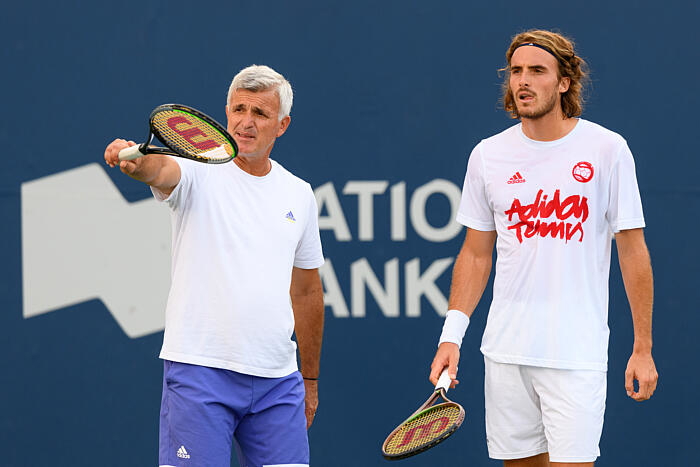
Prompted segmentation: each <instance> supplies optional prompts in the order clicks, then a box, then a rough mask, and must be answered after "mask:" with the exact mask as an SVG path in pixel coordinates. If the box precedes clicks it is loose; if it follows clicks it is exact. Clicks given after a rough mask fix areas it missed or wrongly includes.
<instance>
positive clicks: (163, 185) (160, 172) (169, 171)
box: [122, 154, 180, 195]
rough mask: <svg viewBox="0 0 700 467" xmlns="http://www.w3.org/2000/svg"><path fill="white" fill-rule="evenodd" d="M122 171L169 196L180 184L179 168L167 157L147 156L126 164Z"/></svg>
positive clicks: (159, 155)
mask: <svg viewBox="0 0 700 467" xmlns="http://www.w3.org/2000/svg"><path fill="white" fill-rule="evenodd" d="M122 171H123V172H124V173H125V174H126V175H128V176H130V177H131V178H133V179H134V180H138V181H140V182H143V183H145V184H147V185H150V186H152V187H153V188H155V189H157V190H159V191H161V192H162V193H164V194H166V195H169V194H170V193H171V192H172V190H173V189H174V188H175V186H177V184H178V183H179V182H180V166H179V165H178V164H177V162H175V161H174V160H172V158H170V157H169V156H165V155H162V154H149V155H147V156H144V157H142V158H140V159H139V160H138V163H137V164H128V165H126V164H125V166H123V167H122Z"/></svg>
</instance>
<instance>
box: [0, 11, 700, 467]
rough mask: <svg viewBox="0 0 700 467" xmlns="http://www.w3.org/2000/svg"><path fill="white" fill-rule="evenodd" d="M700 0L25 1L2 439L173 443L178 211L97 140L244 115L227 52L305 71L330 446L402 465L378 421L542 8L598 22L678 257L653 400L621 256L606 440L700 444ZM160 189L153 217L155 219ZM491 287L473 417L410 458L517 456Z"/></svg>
mask: <svg viewBox="0 0 700 467" xmlns="http://www.w3.org/2000/svg"><path fill="white" fill-rule="evenodd" d="M698 5H699V4H698V3H693V2H665V3H663V4H661V3H659V2H657V1H650V0H640V1H631V0H627V1H619V2H609V1H606V2H603V1H597V0H594V1H589V2H586V3H581V2H578V3H573V4H569V3H562V2H554V1H542V2H535V3H532V2H530V3H525V4H522V3H515V2H506V1H498V0H497V1H491V2H479V3H473V2H448V1H437V0H436V1H433V2H417V1H410V0H401V1H397V0H393V1H380V2H377V1H369V0H356V1H354V2H321V1H315V2H314V1H303V0H302V1H299V0H298V1H295V2H266V3H264V4H263V3H259V2H258V3H256V2H238V1H229V2H226V3H223V2H221V3H218V2H185V1H180V0H177V1H135V0H125V1H122V2H112V3H102V2H75V1H67V2H53V3H48V2H35V1H31V0H29V1H26V2H11V3H9V4H7V5H3V13H2V16H0V39H1V40H2V41H1V43H2V44H3V46H2V49H1V51H0V54H2V74H1V75H0V82H1V83H2V87H1V89H2V105H3V109H4V112H2V113H1V114H0V115H1V116H0V118H1V119H2V120H1V124H0V147H2V148H3V152H4V154H5V158H4V160H5V163H4V166H3V170H2V171H1V172H0V216H1V218H2V220H3V222H2V224H0V239H1V242H0V243H1V245H2V246H1V247H0V248H1V250H0V251H1V255H2V256H1V259H2V261H0V289H1V290H2V294H1V295H0V297H1V300H2V302H1V308H0V309H1V311H2V312H1V313H0V329H2V332H1V335H2V338H1V339H0V355H1V357H0V358H1V359H2V360H1V361H2V365H1V366H0V368H1V370H2V371H0V464H2V465H3V466H44V465H54V466H88V465H105V466H125V465H128V466H148V465H157V423H158V410H159V400H160V387H161V375H162V365H161V362H160V361H159V360H158V358H157V355H158V351H159V348H160V343H161V339H162V332H161V330H162V309H161V308H160V307H159V306H156V305H148V304H147V300H154V301H155V302H156V303H160V301H162V300H164V297H163V291H162V289H163V287H162V284H163V282H164V281H165V282H167V275H168V264H167V262H165V263H163V261H162V258H163V254H164V252H165V254H166V256H167V247H168V245H169V243H168V242H169V237H168V234H167V229H168V225H167V214H165V217H163V218H162V219H161V218H160V217H158V218H157V219H156V217H157V214H151V213H153V212H158V213H161V212H163V210H164V208H162V207H161V210H158V207H154V206H153V203H152V202H151V200H150V194H149V191H148V189H147V188H146V187H145V186H142V185H140V184H138V183H136V182H133V181H131V180H130V179H128V178H127V177H125V176H123V175H122V174H121V173H119V172H118V171H117V170H108V168H107V167H106V166H104V164H101V160H102V153H103V150H104V147H105V145H106V144H107V143H108V142H109V141H111V140H112V139H114V138H115V137H126V138H129V139H134V140H137V141H138V140H140V139H141V138H143V137H144V136H145V129H146V128H145V119H146V116H147V115H148V113H149V112H150V110H151V109H152V108H153V107H155V106H156V105H158V104H161V103H165V102H180V103H184V104H189V105H192V106H194V107H197V108H199V109H201V110H203V111H205V112H207V113H209V114H210V115H212V116H214V117H215V118H217V119H218V120H220V121H224V119H225V115H224V105H225V96H226V91H227V89H228V85H229V83H230V80H231V78H232V77H233V75H234V74H235V73H236V72H237V71H238V70H239V69H241V68H243V67H244V66H247V65H250V64H253V63H258V64H267V65H270V66H272V67H273V68H275V69H277V70H278V71H280V72H281V73H283V74H284V75H285V76H286V77H287V78H288V79H289V80H290V81H291V82H292V85H293V87H294V90H295V103H294V107H293V109H292V116H293V120H292V125H291V127H290V129H289V131H288V132H287V134H286V135H284V137H282V138H281V139H280V140H279V141H278V143H277V146H276V147H275V150H274V151H273V158H275V159H276V160H278V161H279V162H281V163H282V164H283V165H284V166H286V167H287V168H288V169H290V170H291V171H292V172H294V173H296V174H297V175H299V176H301V177H302V178H305V179H306V180H308V181H309V182H310V183H311V184H312V186H313V187H314V188H316V189H317V196H320V197H321V199H322V200H323V203H322V207H323V210H322V213H321V216H322V222H323V225H324V226H325V227H324V228H323V230H322V240H323V242H324V251H325V254H326V256H327V257H328V259H329V263H328V264H327V266H326V269H325V270H324V285H325V286H326V288H327V292H328V293H329V297H328V298H329V299H330V305H329V306H328V307H327V319H326V323H327V324H326V334H325V345H324V351H323V358H322V367H323V369H322V376H321V377H322V380H321V385H320V391H321V392H320V397H321V405H320V408H319V411H318V415H317V418H316V422H315V424H314V426H313V427H312V428H311V430H310V439H311V451H312V460H313V465H315V466H323V467H346V466H347V467H358V466H362V467H368V466H380V465H385V464H386V462H387V461H384V460H383V459H382V457H381V454H380V445H381V442H382V440H383V439H384V437H385V436H386V434H387V433H388V432H389V431H390V430H391V429H392V428H393V427H394V426H395V425H396V424H397V423H398V422H400V421H401V420H402V419H403V417H404V416H405V415H406V413H407V412H408V411H410V410H411V409H412V408H413V407H414V406H415V405H416V404H418V403H420V402H422V400H423V399H424V397H425V396H426V392H428V391H429V390H430V386H429V383H428V382H427V379H426V378H427V372H428V367H429V364H430V361H431V359H432V356H433V352H434V350H435V344H436V340H437V337H438V334H439V330H440V327H441V323H442V318H441V317H440V316H439V315H438V312H437V311H438V310H439V311H440V312H444V311H445V310H444V309H442V304H443V300H444V297H445V296H447V293H448V288H449V276H450V273H451V262H452V260H453V259H454V257H455V256H456V254H457V251H458V249H459V246H460V244H461V241H462V238H463V231H459V232H458V231H455V230H452V227H451V225H452V224H451V222H452V221H451V217H453V215H454V206H453V205H452V204H451V203H452V202H453V200H454V196H453V195H454V190H455V188H459V187H461V183H462V179H463V176H464V170H465V167H466V160H467V156H468V154H469V151H470V150H471V148H472V147H473V146H474V145H475V144H476V143H477V142H478V141H479V140H480V139H481V138H484V137H487V136H490V135H492V134H494V133H496V132H498V131H500V130H501V129H503V128H505V127H506V126H508V125H510V124H512V121H511V120H510V119H508V118H507V116H506V115H505V113H504V112H503V111H502V110H501V109H499V108H498V106H497V100H498V97H499V86H500V82H501V78H500V77H499V76H498V73H497V70H498V69H499V68H501V67H502V66H503V65H504V52H505V49H506V47H507V46H508V44H509V41H510V37H511V36H512V35H513V34H515V33H516V32H519V31H521V30H524V29H528V28H531V27H541V28H555V29H558V30H560V31H562V32H564V33H566V34H570V35H572V36H573V37H574V38H575V39H576V41H577V44H578V52H579V54H580V55H582V56H583V57H584V58H586V59H587V60H588V61H589V63H590V66H591V69H592V78H593V83H592V87H591V91H590V93H589V95H588V104H587V107H586V110H585V113H584V117H585V118H587V119H589V120H592V121H595V122H597V123H600V124H602V125H604V126H606V127H608V128H610V129H612V130H614V131H617V132H619V133H621V134H622V135H623V136H625V137H626V139H627V140H628V142H629V145H630V147H631V149H632V151H633V153H634V154H635V158H636V163H637V171H638V179H639V185H640V189H641V192H642V198H643V201H644V206H645V215H646V219H647V225H648V227H647V229H646V235H647V242H648V245H649V248H650V251H651V254H652V261H653V265H654V270H655V276H656V280H655V282H656V304H655V315H654V338H655V347H654V356H655V358H656V362H657V366H658V369H659V373H660V383H659V388H658V390H657V393H656V395H655V396H654V397H653V399H652V400H651V401H649V402H645V403H642V404H639V403H635V402H633V401H632V400H630V399H628V398H627V397H626V395H625V390H624V384H623V373H624V368H625V365H626V362H627V358H628V357H629V353H630V350H631V347H632V328H631V318H630V313H629V309H628V306H627V302H626V297H625V292H624V289H623V287H622V282H621V279H620V273H619V269H618V268H617V265H616V258H613V267H612V271H611V288H610V289H611V290H610V327H611V343H610V361H609V384H608V404H607V412H606V423H605V428H604V431H603V438H602V442H601V451H602V457H601V458H600V460H599V461H598V463H597V465H599V466H601V467H606V466H607V467H612V466H614V467H617V466H620V465H636V466H659V465H664V466H666V465H672V466H687V465H692V464H693V459H694V457H695V447H696V446H697V445H698V444H699V443H700V436H699V434H700V430H698V428H697V423H696V418H697V415H698V413H700V406H699V403H698V398H697V397H696V396H695V390H696V388H697V387H698V386H699V385H700V375H699V373H698V372H697V371H696V368H697V363H696V361H695V360H696V357H697V355H698V353H699V351H700V346H699V344H698V339H697V330H698V327H699V325H700V318H699V317H698V311H699V310H698V293H697V290H698V272H699V271H698V260H700V255H699V254H698V248H697V246H696V245H697V242H696V240H695V239H696V234H697V231H698V229H700V221H699V220H698V214H699V213H700V188H699V186H700V184H699V183H698V182H697V180H698V173H699V172H700V162H699V159H698V155H697V150H696V147H697V144H696V141H695V140H696V138H697V132H696V131H695V130H694V129H693V128H694V127H695V126H696V115H695V114H696V113H697V109H698V108H699V107H700V105H699V104H700V102H699V101H698V93H697V91H696V90H695V85H696V83H695V77H696V76H697V74H698V72H699V71H700V65H699V64H698V50H699V46H700V40H699V39H698V35H697V19H698V17H700V16H699V15H700V6H698ZM91 164H97V165H91ZM114 186H115V187H116V189H114V190H113V191H110V190H112V189H113V188H114ZM115 193H116V195H115ZM122 197H123V198H122ZM124 200H126V202H125V201H124ZM113 207H114V209H112V208H113ZM152 209H155V210H152ZM64 210H65V211H64ZM141 210H148V214H146V215H145V218H146V219H147V220H150V222H148V221H145V222H142V221H137V219H141V218H140V217H139V215H140V214H139V213H140V212H141ZM154 216H155V217H154ZM163 228H164V229H165V234H163V235H161V234H160V232H161V229H163ZM154 232H156V233H158V236H157V237H156V239H155V240H153V239H148V238H147V237H148V235H149V234H150V233H154ZM158 238H162V241H161V243H158ZM135 251H138V252H142V251H145V252H146V254H145V256H144V255H143V254H142V253H139V254H138V255H136V256H137V257H134V255H135V253H134V252H135ZM129 255H132V256H129ZM37 258H38V259H37ZM42 258H43V262H42V260H41V259H42ZM125 258H129V259H128V261H126V262H125ZM152 264H155V265H156V266H157V267H156V268H153V271H151V270H147V271H145V272H144V270H145V269H147V268H148V267H149V265H152ZM117 268H122V269H119V271H120V273H117V272H116V271H117ZM124 268H126V269H124ZM121 271H131V272H132V273H133V274H134V277H136V275H137V274H141V273H143V275H144V277H141V276H139V277H138V280H136V279H135V278H131V276H130V275H129V274H130V273H129V272H127V273H123V272H121ZM130 279H131V280H130ZM150 280H152V281H153V282H150ZM137 282H138V283H139V284H140V287H142V289H138V290H136V289H135V287H138V285H137V284H135V283H137ZM144 287H145V289H144ZM144 290H145V292H144ZM490 294H491V291H490V288H489V289H488V290H487V291H486V296H485V299H484V300H483V302H482V304H481V305H480V306H479V308H478V309H477V313H476V314H475V315H474V318H473V323H472V326H471V327H470V329H469V332H468V335H467V337H466V339H465V343H464V345H463V354H462V363H461V368H460V380H461V381H462V384H460V385H459V387H458V388H457V389H455V390H453V391H452V392H451V395H452V396H453V398H454V399H456V400H458V401H460V402H462V403H463V405H464V406H465V409H466V411H467V419H466V422H465V424H464V425H463V427H462V428H461V429H460V430H459V431H458V432H457V433H456V434H455V435H454V437H453V438H451V439H450V440H448V441H446V442H445V444H443V445H442V446H440V447H438V448H436V449H433V450H431V451H429V452H427V453H425V454H421V455H420V456H417V457H415V458H412V459H409V460H406V461H402V465H406V466H409V465H412V466H447V465H465V466H467V465H478V466H482V465H484V466H487V465H499V463H498V462H496V461H491V460H489V459H488V456H487V453H486V443H485V432H484V423H483V389H482V379H483V361H482V359H481V355H480V353H479V351H478V347H479V341H480V337H481V332H482V330H483V327H484V323H485V318H486V312H487V305H488V302H489V300H488V298H490ZM120 300H121V302H120ZM122 302H123V303H122Z"/></svg>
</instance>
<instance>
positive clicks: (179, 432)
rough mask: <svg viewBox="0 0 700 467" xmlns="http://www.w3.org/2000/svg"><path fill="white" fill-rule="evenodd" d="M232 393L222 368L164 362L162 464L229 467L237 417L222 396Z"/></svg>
mask: <svg viewBox="0 0 700 467" xmlns="http://www.w3.org/2000/svg"><path fill="white" fill-rule="evenodd" d="M231 392H234V391H232V388H231V383H230V381H229V380H228V379H227V378H226V374H225V370H219V369H215V368H208V367H203V366H198V365H188V364H184V363H178V362H171V361H167V360H166V361H165V363H164V373H163V397H162V400H161V411H160V448H159V459H160V465H168V466H193V467H194V466H207V467H209V466H211V467H215V466H226V467H228V466H229V465H230V461H231V440H232V437H233V431H234V429H235V426H236V421H237V420H236V415H235V411H234V410H232V409H231V407H230V406H228V405H227V404H226V403H223V399H222V394H230V393H231Z"/></svg>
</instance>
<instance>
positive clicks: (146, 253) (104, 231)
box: [22, 163, 170, 338]
mask: <svg viewBox="0 0 700 467" xmlns="http://www.w3.org/2000/svg"><path fill="white" fill-rule="evenodd" d="M22 268H23V303H24V310H23V314H24V317H25V318H29V317H32V316H36V315H40V314H43V313H48V312H50V311H54V310H58V309H61V308H65V307H67V306H71V305H75V304H78V303H81V302H85V301H87V300H93V299H99V300H102V302H103V303H104V304H105V306H106V307H107V308H108V309H109V311H110V313H112V315H113V316H114V319H115V320H116V321H117V323H119V326H121V328H122V329H123V330H124V332H125V333H126V334H127V335H128V336H129V337H131V338H135V337H141V336H144V335H146V334H151V333H154V332H157V331H161V330H162V329H163V328H164V326H165V315H164V313H165V303H166V300H167V295H168V288H169V286H170V216H169V213H168V209H167V208H165V207H164V206H160V205H158V203H157V202H156V201H155V200H154V199H152V198H151V199H146V200H143V201H139V202H136V203H128V202H127V201H126V200H125V199H124V197H123V196H122V194H121V193H120V192H119V190H118V189H117V187H116V186H115V185H114V183H112V180H111V179H110V178H109V177H108V176H107V174H106V173H105V171H104V170H103V169H102V167H101V166H100V165H99V164H96V163H95V164H89V165H86V166H83V167H79V168H77V169H73V170H68V171H66V172H61V173H59V174H55V175H50V176H48V177H43V178H39V179H36V180H32V181H30V182H27V183H23V184H22Z"/></svg>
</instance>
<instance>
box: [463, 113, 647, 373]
mask: <svg viewBox="0 0 700 467" xmlns="http://www.w3.org/2000/svg"><path fill="white" fill-rule="evenodd" d="M457 221H458V222H460V223H461V224H464V225H466V226H467V227H469V228H471V229H475V230H481V231H492V230H495V231H496V232H497V240H496V251H497V261H496V277H495V282H494V286H493V302H492V303H491V308H490V310H489V315H488V321H487V325H486V330H485V331H484V336H483V339H482V345H481V351H482V352H483V353H484V355H486V356H487V357H489V358H490V359H492V360H495V361H497V362H501V363H516V364H522V365H533V366H543V367H551V368H563V369H592V370H603V371H605V370H606V369H607V350H608V335H609V329H608V324H607V318H608V280H609V275H610V248H611V241H612V238H613V233H615V232H619V231H620V230H625V229H634V228H639V227H644V216H643V213H642V204H641V199H640V196H639V190H638V188H637V179H636V175H635V169H634V160H633V158H632V153H631V152H630V150H629V148H628V147H627V143H626V142H625V140H624V139H623V138H622V137H621V136H620V135H618V134H616V133H613V132H612V131H609V130H606V129H605V128H603V127H601V126H599V125H596V124H594V123H591V122H588V121H586V120H583V119H579V121H578V122H577V124H576V126H575V127H574V129H573V130H572V131H571V132H569V134H567V135H566V136H565V137H563V138H561V139H558V140H556V141H549V142H541V141H534V140H531V139H529V138H527V137H526V136H525V134H524V133H523V131H522V125H521V124H518V125H515V126H513V127H511V128H508V129H507V130H505V131H503V132H502V133H500V134H498V135H495V136H493V137H491V138H488V139H485V140H483V141H481V142H480V143H479V144H478V145H477V146H476V147H475V148H474V150H473V152H472V154H471V156H470V158H469V164H468V167H467V174H466V177H465V181H464V190H463V193H462V201H461V204H460V208H459V212H458V214H457Z"/></svg>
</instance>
